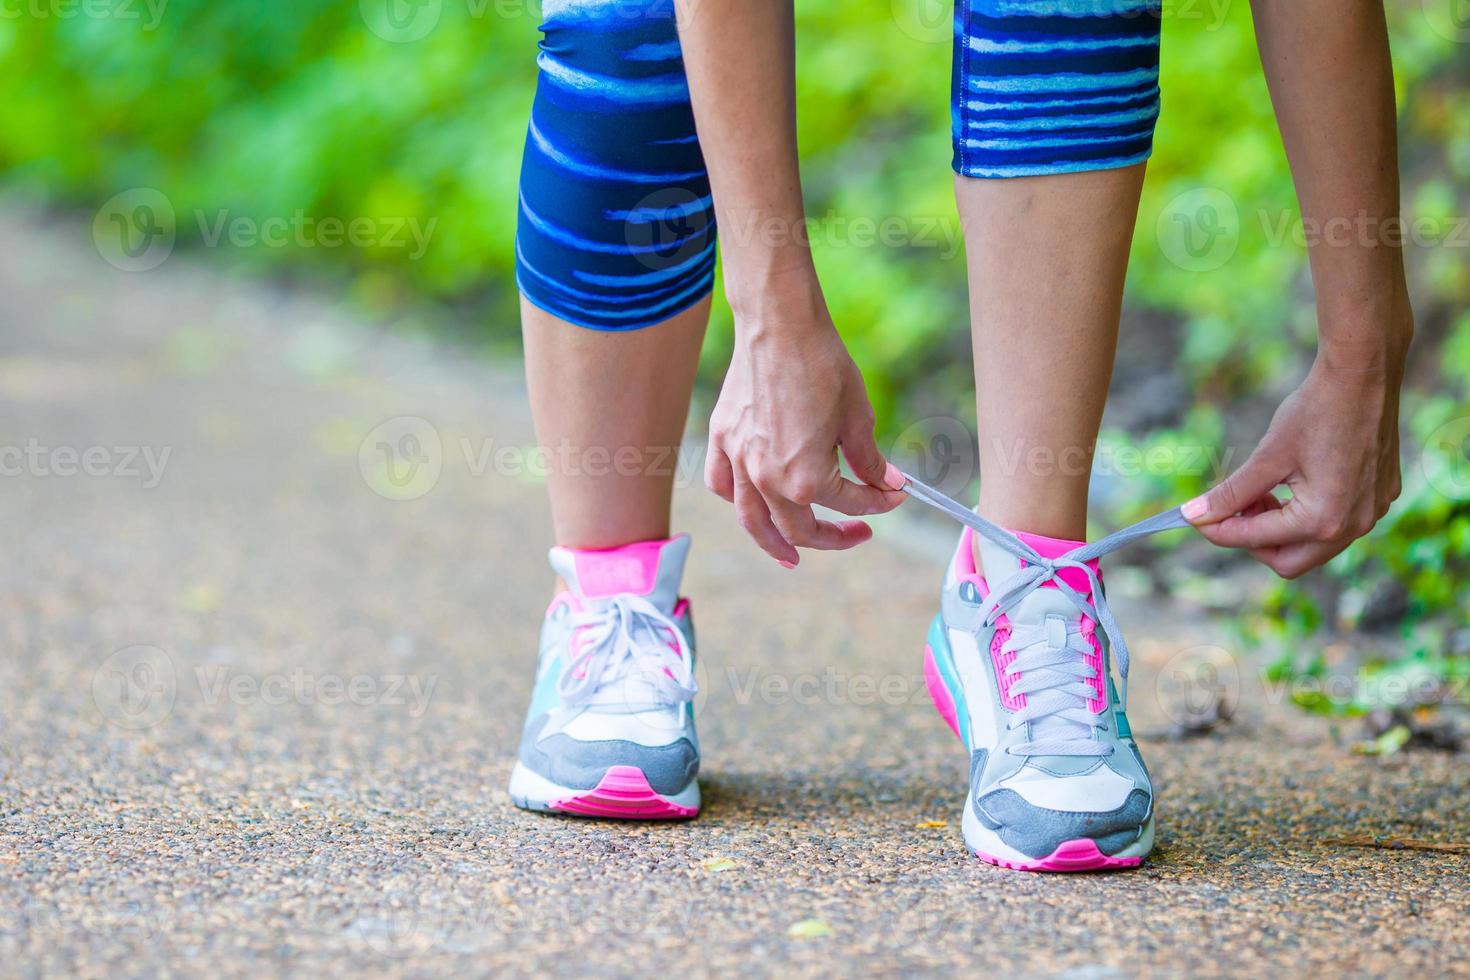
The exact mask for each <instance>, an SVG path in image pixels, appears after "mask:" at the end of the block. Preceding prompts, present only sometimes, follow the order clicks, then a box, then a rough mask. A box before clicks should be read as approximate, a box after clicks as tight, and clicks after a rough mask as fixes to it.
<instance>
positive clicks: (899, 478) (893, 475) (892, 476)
mask: <svg viewBox="0 0 1470 980" xmlns="http://www.w3.org/2000/svg"><path fill="white" fill-rule="evenodd" d="M883 479H884V480H886V481H887V483H888V487H889V489H891V490H902V489H903V485H904V484H905V483H907V482H908V480H907V479H906V478H905V477H904V475H903V470H901V469H899V468H898V467H897V466H894V465H893V464H892V463H889V464H888V472H886V473H884V474H883Z"/></svg>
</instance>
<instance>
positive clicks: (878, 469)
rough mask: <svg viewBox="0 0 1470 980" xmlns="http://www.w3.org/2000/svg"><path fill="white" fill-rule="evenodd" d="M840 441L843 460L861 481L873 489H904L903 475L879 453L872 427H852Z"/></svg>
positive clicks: (844, 433)
mask: <svg viewBox="0 0 1470 980" xmlns="http://www.w3.org/2000/svg"><path fill="white" fill-rule="evenodd" d="M840 440H841V441H840V444H841V446H842V455H843V458H845V459H846V460H847V465H848V466H851V467H852V472H853V473H854V474H855V475H856V476H857V478H858V479H859V480H862V481H863V482H864V483H866V484H868V486H871V487H880V488H883V489H887V490H902V489H903V485H904V478H903V474H902V473H901V472H899V469H898V467H897V466H894V465H893V464H892V463H890V462H888V460H886V459H884V458H883V454H882V453H881V452H879V451H878V442H877V440H876V439H875V438H874V437H873V428H872V426H871V425H850V426H849V427H848V428H847V430H846V431H844V432H843V434H842V435H841V437H840Z"/></svg>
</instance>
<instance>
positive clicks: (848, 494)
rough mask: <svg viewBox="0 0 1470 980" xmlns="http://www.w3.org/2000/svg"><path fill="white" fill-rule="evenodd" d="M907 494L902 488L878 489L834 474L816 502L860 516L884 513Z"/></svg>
mask: <svg viewBox="0 0 1470 980" xmlns="http://www.w3.org/2000/svg"><path fill="white" fill-rule="evenodd" d="M889 465H892V464H889ZM908 496H909V495H908V494H906V493H904V492H903V491H902V490H879V489H877V488H875V487H869V486H864V485H863V484H861V483H853V482H852V481H851V480H844V479H843V478H842V477H841V476H840V475H837V474H834V479H833V481H832V486H831V487H829V488H828V490H827V491H826V492H825V493H823V494H822V495H821V496H820V497H819V498H818V499H817V503H819V504H821V505H822V506H823V507H828V508H830V509H832V510H835V511H837V512H838V513H841V514H848V515H850V516H852V517H861V516H863V515H865V514H886V513H888V512H889V511H890V510H892V509H893V508H895V507H897V506H898V505H899V504H901V503H903V502H904V501H905V500H907V499H908Z"/></svg>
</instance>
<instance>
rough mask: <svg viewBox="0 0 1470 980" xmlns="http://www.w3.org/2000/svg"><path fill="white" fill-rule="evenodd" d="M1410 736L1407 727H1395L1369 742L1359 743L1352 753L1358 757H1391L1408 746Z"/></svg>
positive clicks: (1410, 733)
mask: <svg viewBox="0 0 1470 980" xmlns="http://www.w3.org/2000/svg"><path fill="white" fill-rule="evenodd" d="M1412 734H1413V733H1412V732H1410V731H1409V726H1408V725H1395V726H1393V727H1392V728H1390V729H1389V730H1388V731H1386V732H1384V733H1383V734H1382V735H1380V736H1378V737H1377V738H1375V739H1373V741H1371V742H1359V743H1358V744H1357V745H1355V746H1353V751H1354V752H1357V753H1358V754H1359V755H1393V754H1394V753H1395V752H1397V751H1398V750H1399V749H1401V748H1403V747H1404V746H1405V745H1406V744H1408V741H1409V736H1410V735H1412Z"/></svg>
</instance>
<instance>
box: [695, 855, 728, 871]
mask: <svg viewBox="0 0 1470 980" xmlns="http://www.w3.org/2000/svg"><path fill="white" fill-rule="evenodd" d="M700 867H702V868H704V870H706V871H729V870H731V869H732V868H734V867H736V864H735V862H734V861H732V860H730V859H729V858H727V857H712V858H708V859H706V860H705V861H703V862H702V863H701V864H700Z"/></svg>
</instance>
